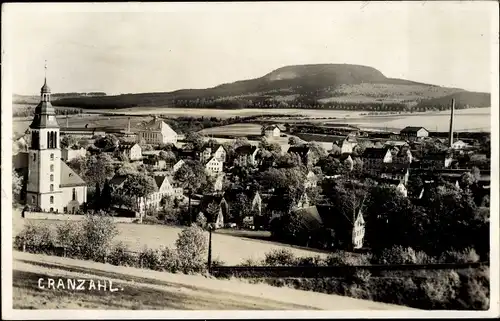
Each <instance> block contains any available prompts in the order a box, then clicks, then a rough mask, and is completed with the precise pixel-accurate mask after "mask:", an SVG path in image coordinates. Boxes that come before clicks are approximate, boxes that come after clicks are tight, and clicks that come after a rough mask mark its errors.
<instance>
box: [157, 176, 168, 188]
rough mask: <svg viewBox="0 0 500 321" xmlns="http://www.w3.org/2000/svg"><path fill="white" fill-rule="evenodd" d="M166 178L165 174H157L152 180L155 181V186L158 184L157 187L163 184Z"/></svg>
mask: <svg viewBox="0 0 500 321" xmlns="http://www.w3.org/2000/svg"><path fill="white" fill-rule="evenodd" d="M166 179H167V176H163V175H159V176H155V177H154V180H155V182H156V186H158V188H160V187H161V185H162V184H163V182H164V181H165V180H166Z"/></svg>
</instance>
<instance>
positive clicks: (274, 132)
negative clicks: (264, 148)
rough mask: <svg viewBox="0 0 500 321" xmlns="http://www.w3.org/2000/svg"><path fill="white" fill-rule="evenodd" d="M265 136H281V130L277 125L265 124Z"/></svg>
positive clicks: (263, 128)
mask: <svg viewBox="0 0 500 321" xmlns="http://www.w3.org/2000/svg"><path fill="white" fill-rule="evenodd" d="M262 131H263V136H265V137H269V138H271V137H280V135H281V130H280V129H279V127H278V126H276V125H270V126H263V127H262Z"/></svg>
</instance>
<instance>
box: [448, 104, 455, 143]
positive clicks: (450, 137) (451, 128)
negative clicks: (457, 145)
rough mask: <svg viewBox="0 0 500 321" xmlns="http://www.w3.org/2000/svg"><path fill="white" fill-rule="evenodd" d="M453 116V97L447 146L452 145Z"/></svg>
mask: <svg viewBox="0 0 500 321" xmlns="http://www.w3.org/2000/svg"><path fill="white" fill-rule="evenodd" d="M454 116H455V99H452V100H451V115H450V133H449V139H448V143H449V147H451V146H452V145H453V118H454Z"/></svg>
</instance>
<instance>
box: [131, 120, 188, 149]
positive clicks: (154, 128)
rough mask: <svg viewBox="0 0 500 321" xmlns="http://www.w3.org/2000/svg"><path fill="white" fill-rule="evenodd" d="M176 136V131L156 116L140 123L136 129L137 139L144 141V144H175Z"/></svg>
mask: <svg viewBox="0 0 500 321" xmlns="http://www.w3.org/2000/svg"><path fill="white" fill-rule="evenodd" d="M177 138H178V137H177V133H176V132H175V131H174V130H173V129H172V128H171V127H170V126H169V125H168V124H167V123H165V122H164V121H162V120H159V119H158V118H157V117H156V116H155V117H154V118H153V120H151V121H149V122H147V123H143V124H141V126H140V129H139V130H138V131H137V139H138V141H139V142H142V141H144V142H145V143H146V144H153V145H158V144H169V143H170V144H176V143H177Z"/></svg>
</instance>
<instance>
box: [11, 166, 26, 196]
mask: <svg viewBox="0 0 500 321" xmlns="http://www.w3.org/2000/svg"><path fill="white" fill-rule="evenodd" d="M22 187H23V179H22V177H21V176H20V175H19V174H18V173H17V172H16V171H15V170H13V171H12V198H13V199H14V200H15V199H19V197H20V195H21V189H22Z"/></svg>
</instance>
